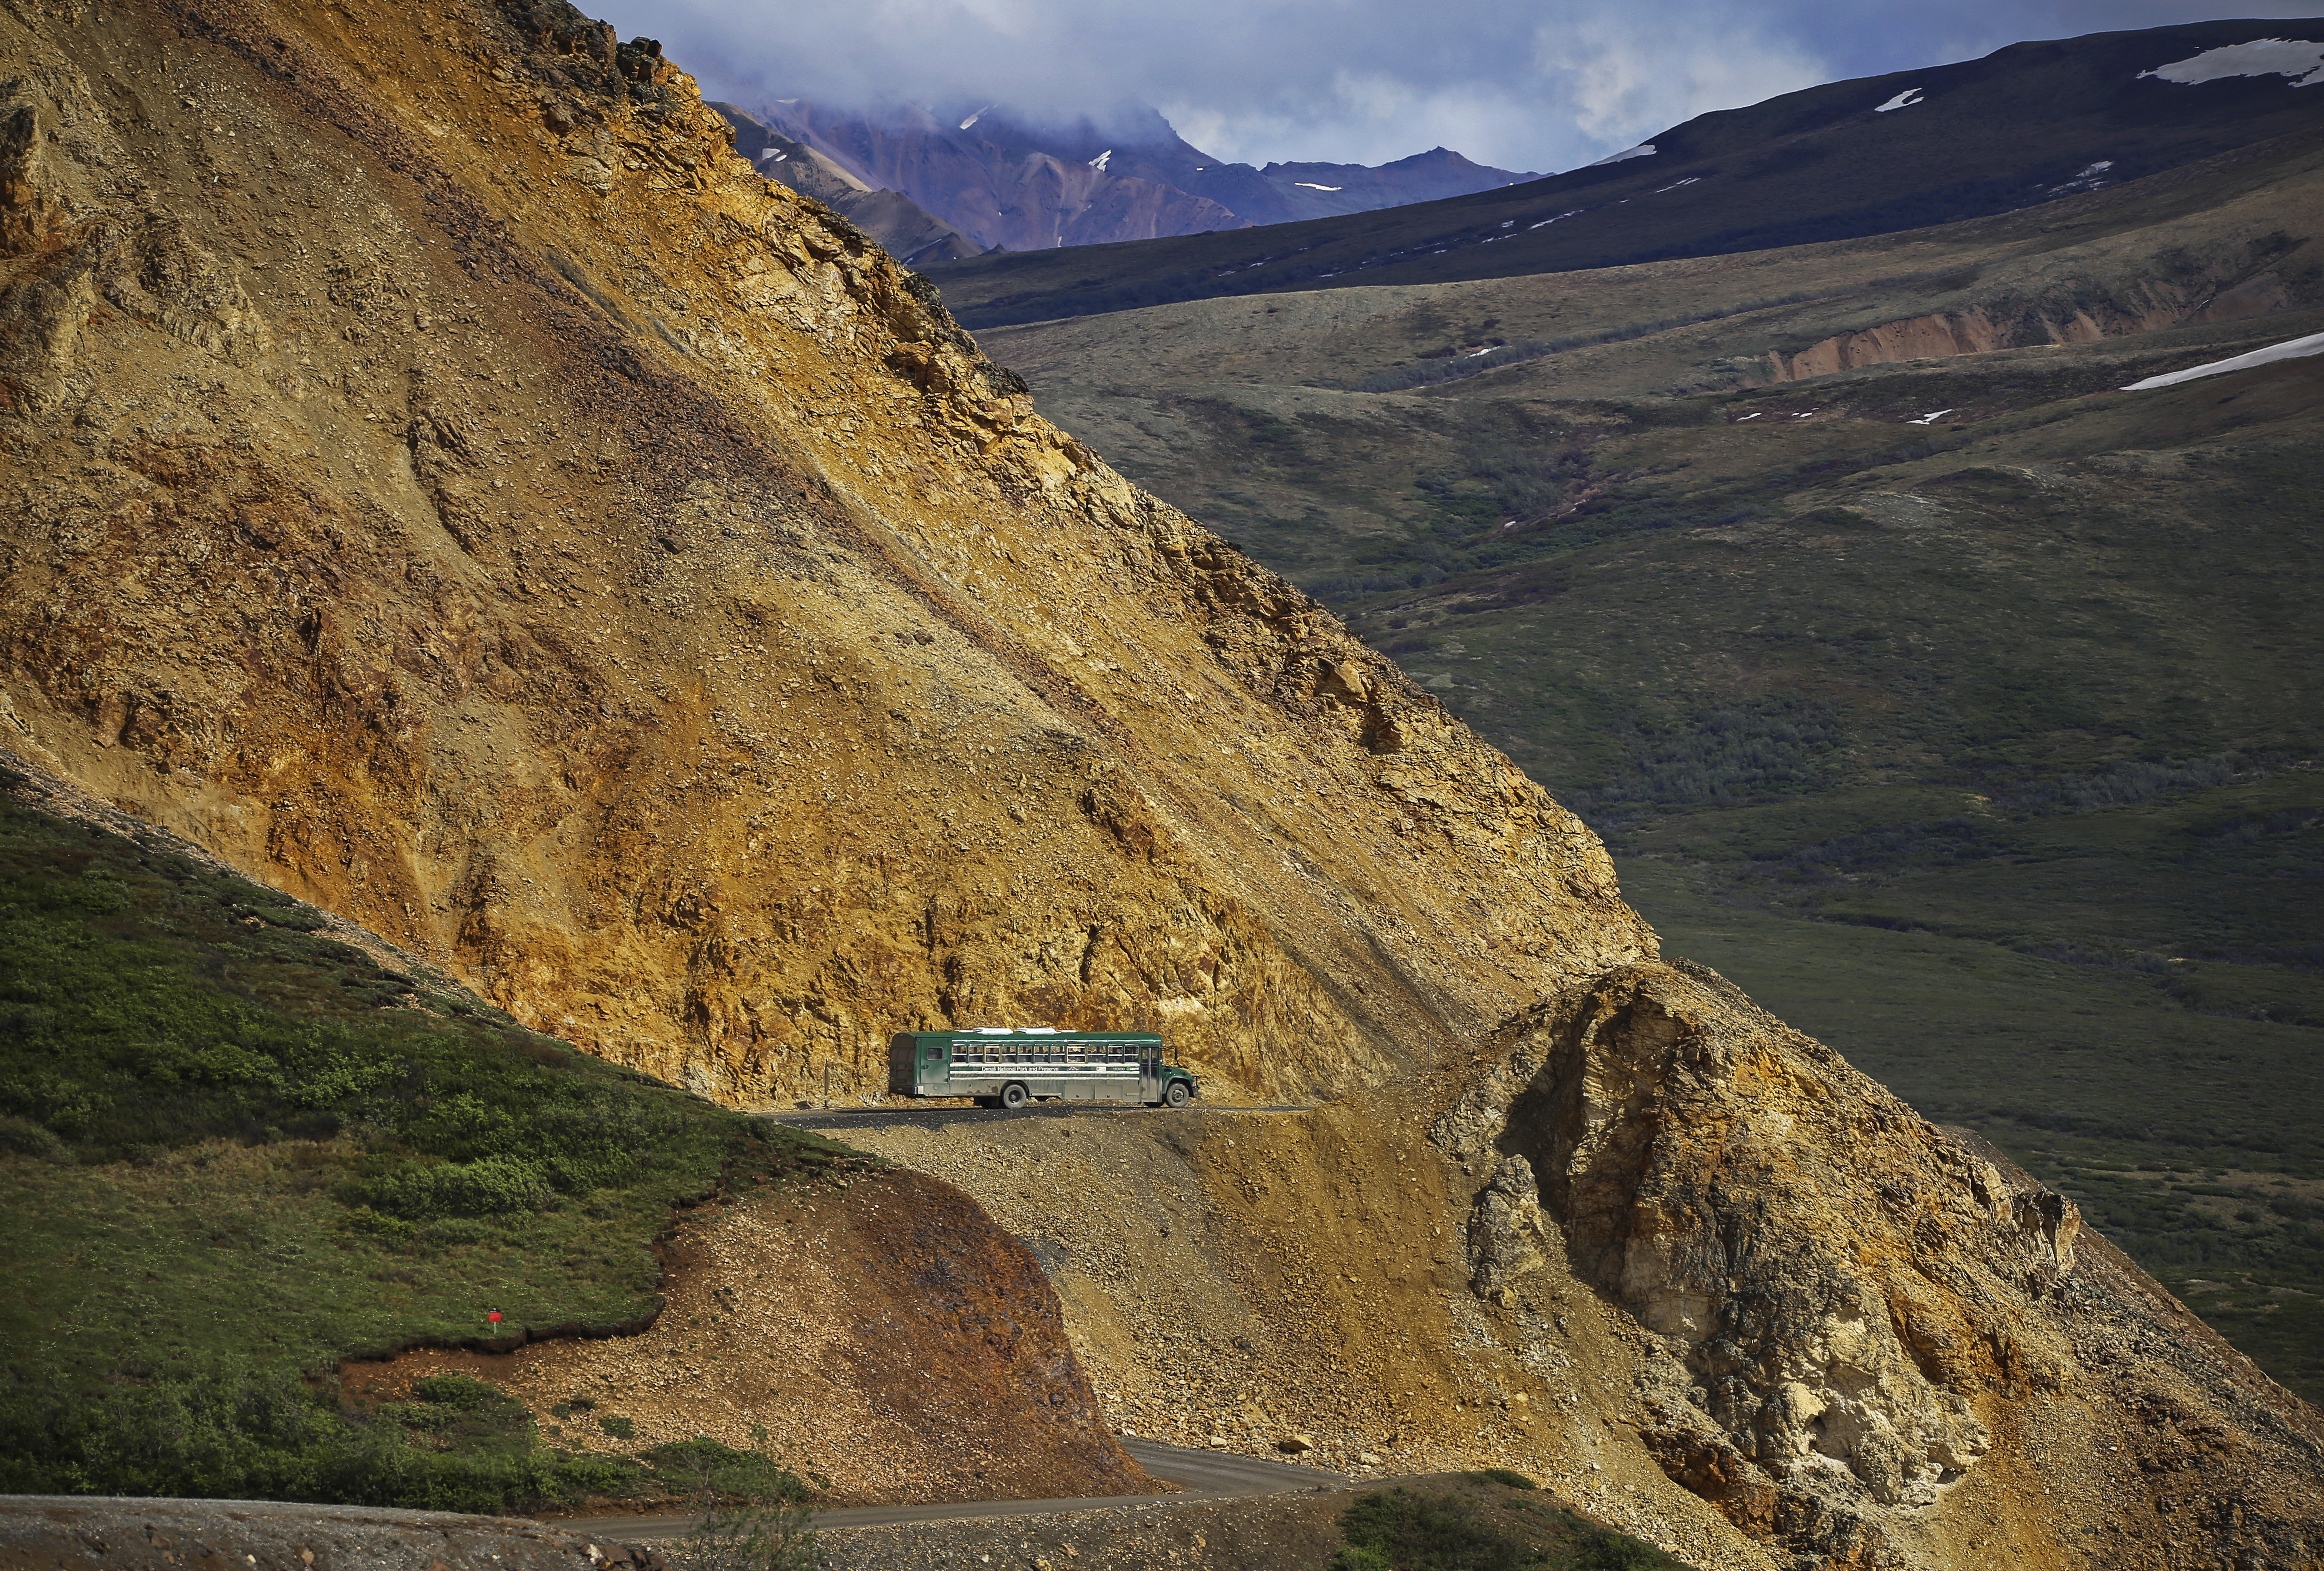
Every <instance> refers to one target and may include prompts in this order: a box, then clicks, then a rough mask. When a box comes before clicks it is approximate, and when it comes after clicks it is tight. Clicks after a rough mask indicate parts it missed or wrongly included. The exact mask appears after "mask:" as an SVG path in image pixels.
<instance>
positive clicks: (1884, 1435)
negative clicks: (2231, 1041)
mask: <svg viewBox="0 0 2324 1571" xmlns="http://www.w3.org/2000/svg"><path fill="white" fill-rule="evenodd" d="M1501 1040H1502V1043H1503V1044H1504V1045H1503V1048H1502V1049H1501V1051H1500V1053H1499V1057H1498V1059H1497V1061H1496V1062H1494V1063H1493V1064H1492V1065H1491V1067H1489V1069H1488V1071H1487V1073H1486V1074H1485V1075H1484V1076H1483V1077H1480V1080H1479V1081H1478V1082H1477V1084H1476V1085H1475V1086H1472V1087H1471V1090H1470V1091H1469V1092H1468V1093H1467V1094H1466V1095H1464V1096H1463V1097H1462V1099H1461V1100H1460V1102H1459V1103H1457V1104H1455V1105H1454V1106H1453V1107H1452V1109H1451V1110H1450V1111H1448V1112H1447V1113H1446V1114H1444V1115H1443V1117H1442V1118H1441V1119H1440V1120H1439V1121H1438V1123H1436V1125H1435V1126H1434V1138H1435V1139H1436V1140H1437V1141H1438V1142H1439V1143H1440V1144H1441V1145H1443V1148H1444V1149H1445V1150H1446V1151H1448V1152H1449V1153H1451V1154H1452V1156H1454V1157H1455V1158H1457V1159H1459V1160H1463V1161H1466V1162H1470V1163H1472V1164H1476V1165H1477V1166H1478V1168H1479V1170H1480V1171H1489V1172H1490V1173H1491V1175H1492V1176H1491V1178H1490V1181H1489V1183H1487V1184H1486V1186H1485V1187H1484V1188H1483V1189H1482V1190H1481V1192H1480V1193H1479V1195H1478V1197H1477V1198H1476V1200H1475V1202H1474V1205H1473V1207H1472V1210H1471V1215H1470V1218H1469V1223H1468V1227H1467V1240H1466V1242H1467V1245H1468V1253H1469V1259H1470V1262H1471V1268H1472V1271H1473V1273H1474V1275H1473V1281H1472V1285H1473V1288H1474V1289H1475V1290H1477V1291H1479V1292H1480V1293H1482V1294H1484V1295H1486V1296H1487V1297H1489V1298H1491V1299H1493V1301H1495V1302H1496V1303H1498V1304H1500V1305H1502V1306H1503V1307H1504V1308H1506V1309H1507V1310H1508V1312H1509V1313H1510V1314H1511V1316H1512V1317H1513V1318H1514V1319H1516V1320H1517V1322H1519V1323H1520V1324H1525V1325H1527V1326H1530V1328H1531V1329H1530V1334H1531V1335H1535V1336H1539V1337H1542V1338H1544V1339H1545V1340H1550V1341H1554V1340H1555V1335H1554V1329H1553V1328H1552V1326H1551V1325H1550V1324H1549V1317H1547V1316H1546V1315H1545V1314H1544V1313H1543V1312H1542V1310H1541V1308H1540V1305H1541V1304H1542V1302H1543V1301H1544V1300H1543V1298H1541V1297H1540V1296H1539V1295H1540V1294H1541V1293H1542V1291H1543V1289H1545V1287H1546V1286H1547V1283H1542V1284H1539V1285H1535V1286H1533V1287H1531V1288H1529V1287H1528V1283H1529V1282H1530V1281H1531V1280H1533V1279H1534V1278H1535V1277H1536V1276H1545V1277H1546V1278H1547V1279H1548V1282H1554V1281H1555V1280H1557V1278H1558V1277H1559V1276H1561V1275H1562V1274H1563V1272H1566V1271H1570V1272H1571V1273H1572V1275H1573V1276H1574V1277H1577V1278H1579V1279H1580V1280H1582V1281H1583V1282H1586V1283H1588V1284H1590V1286H1591V1287H1592V1288H1593V1289H1596V1290H1597V1291H1598V1292H1600V1294H1602V1295H1604V1296H1605V1297H1606V1298H1608V1299H1609V1301H1611V1302H1612V1303H1615V1304H1618V1305H1619V1306H1620V1307H1621V1308H1623V1309H1625V1310H1626V1311H1628V1314H1629V1315H1631V1316H1632V1317H1635V1319H1636V1320H1637V1323H1638V1324H1639V1325H1640V1326H1642V1327H1643V1328H1644V1330H1645V1332H1646V1353H1647V1354H1648V1359H1647V1367H1646V1372H1645V1373H1644V1375H1643V1376H1642V1378H1641V1382H1640V1388H1641V1393H1642V1396H1643V1399H1644V1401H1643V1406H1644V1411H1645V1419H1644V1421H1643V1422H1642V1424H1641V1425H1640V1440H1641V1442H1642V1443H1643V1444H1644V1445H1645V1446H1646V1448H1647V1450H1648V1451H1649V1452H1650V1453H1652V1454H1653V1455H1654V1456H1655V1458H1656V1460H1657V1461H1659V1462H1660V1463H1661V1465H1662V1466H1663V1468H1664V1470H1665V1473H1666V1474H1669V1476H1670V1477H1672V1478H1673V1479H1674V1480H1675V1481H1676V1482H1678V1483H1682V1484H1683V1485H1684V1486H1685V1487H1686V1488H1687V1489H1689V1490H1690V1491H1692V1492H1694V1493H1695V1494H1697V1495H1699V1496H1701V1497H1702V1498H1703V1499H1705V1500H1707V1501H1709V1502H1711V1503H1713V1504H1714V1505H1716V1506H1717V1507H1718V1509H1719V1510H1720V1511H1721V1512H1722V1513H1724V1514H1725V1515H1726V1516H1727V1517H1728V1518H1729V1520H1731V1521H1733V1522H1734V1523H1735V1524H1736V1525H1737V1526H1738V1527H1740V1528H1742V1529H1744V1530H1745V1531H1746V1532H1748V1533H1749V1534H1751V1535H1752V1536H1753V1537H1755V1538H1757V1539H1763V1540H1766V1541H1769V1542H1771V1543H1773V1544H1775V1545H1778V1546H1783V1547H1785V1548H1789V1549H1791V1550H1793V1551H1794V1553H1797V1554H1799V1555H1801V1556H1803V1558H1804V1559H1805V1560H1806V1562H1807V1563H1810V1564H1815V1563H1827V1564H1828V1563H1834V1562H1837V1563H1839V1564H1853V1565H1866V1566H1875V1565H1894V1564H1905V1563H1911V1562H1912V1561H1914V1560H1915V1559H1917V1558H1919V1557H1921V1556H1923V1555H1925V1554H1928V1553H1929V1552H1931V1551H1932V1550H1939V1549H1943V1550H1948V1551H1950V1555H1951V1556H1952V1557H1954V1558H1955V1559H1956V1560H1957V1561H1968V1562H1969V1563H1974V1561H1973V1559H1971V1558H1970V1557H1969V1555H1968V1554H1967V1551H1969V1550H1971V1549H1975V1548H1997V1546H1998V1545H1999V1544H2001V1543H2009V1544H2012V1545H2014V1546H2015V1548H2017V1549H2018V1550H2019V1551H2020V1552H2021V1553H2023V1554H2024V1556H2025V1558H2024V1560H2023V1561H2022V1562H2016V1563H2044V1561H2043V1560H2039V1559H2036V1558H2034V1557H2033V1552H2034V1551H2035V1550H2036V1549H2037V1548H2048V1551H2049V1553H2052V1554H2055V1555H2058V1556H2061V1557H2064V1558H2063V1559H2062V1563H2066V1564H2073V1563H2076V1561H2075V1559H2074V1558H2072V1556H2073V1555H2074V1554H2075V1552H2076V1551H2077V1549H2078V1548H2080V1547H2079V1546H2076V1545H2074V1543H2073V1537H2074V1534H2075V1533H2078V1532H2080V1530H2081V1529H2080V1526H2079V1525H2078V1526H2077V1527H2076V1528H2075V1529H2070V1530H2069V1531H2066V1532H2061V1530H2060V1528H2061V1522H2060V1521H2059V1520H2056V1516H2055V1515H2052V1516H2051V1517H2050V1520H2043V1516H2044V1514H2045V1513H2044V1511H2043V1510H2042V1509H2041V1508H2043V1507H2044V1506H2046V1505H2047V1504H2048V1502H2044V1501H2037V1500H2034V1499H2031V1498H2028V1496H2029V1494H2030V1493H2031V1492H2030V1491H2028V1489H2027V1485H2028V1483H2031V1482H2032V1477H2031V1476H2029V1473H2030V1474H2036V1475H2038V1474H2043V1473H2045V1472H2047V1471H2048V1469H2046V1468H2043V1466H2042V1465H2041V1462H2042V1461H2043V1459H2047V1461H2048V1462H2049V1464H2050V1465H2051V1466H2052V1467H2062V1468H2063V1469H2064V1471H2063V1472H2061V1473H2059V1474H2054V1475H2052V1478H2050V1479H2049V1480H2046V1481H2045V1482H2044V1483H2042V1484H2040V1485H2038V1486H2037V1487H2038V1488H2039V1489H2040V1490H2041V1491H2042V1492H2043V1494H2045V1495H2047V1494H2049V1493H2051V1492H2052V1491H2053V1490H2054V1492H2056V1494H2057V1495H2059V1496H2061V1497H2064V1498H2065V1500H2066V1501H2068V1502H2072V1504H2073V1505H2079V1502H2080V1501H2081V1500H2089V1501H2093V1502H2095V1501H2098V1500H2104V1501H2105V1502H2107V1505H2106V1510H2105V1512H2104V1514H2103V1520H2099V1521H2093V1522H2089V1524H2088V1525H2089V1529H2090V1534H2089V1536H2090V1537H2092V1538H2093V1539H2095V1541H2093V1542H2092V1543H2090V1544H2089V1546H2088V1548H2089V1550H2090V1551H2092V1552H2095V1553H2096V1554H2097V1555H2098V1557H2099V1561H2100V1563H2103V1564H2108V1565H2116V1566H2129V1565H2149V1564H2152V1565H2169V1564H2175V1563H2178V1562H2176V1561H2174V1560H2172V1558H2171V1557H2170V1555H2169V1553H2167V1552H2166V1553H2158V1547H2159V1546H2161V1545H2165V1544H2171V1545H2175V1546H2177V1548H2180V1549H2181V1550H2186V1549H2191V1548H2193V1546H2191V1545H2189V1544H2187V1543H2186V1542H2185V1540H2186V1539H2190V1538H2200V1539H2203V1540H2205V1541H2204V1543H2203V1546H2202V1548H2201V1550H2200V1552H2201V1553H2203V1554H2208V1555H2209V1556H2211V1557H2213V1558H2212V1559H2211V1560H2209V1562H2199V1563H2212V1564H2233V1563H2236V1557H2237V1556H2243V1557H2258V1558H2261V1559H2263V1560H2268V1561H2271V1562H2272V1561H2273V1560H2275V1559H2278V1558H2284V1557H2289V1558H2290V1559H2291V1560H2296V1559H2297V1558H2299V1557H2301V1556H2302V1555H2305V1554H2309V1553H2312V1549H2311V1548H2306V1546H2312V1545H2313V1544H2314V1543H2315V1541H2316V1539H2317V1535H2318V1533H2319V1527H2324V1517H2319V1510H2318V1507H2319V1501H2318V1496H2317V1494H2316V1492H2315V1484H2316V1480H2317V1478H2318V1476H2319V1469H2318V1461H2319V1446H2318V1441H2319V1439H2324V1426H2319V1424H2318V1422H2317V1417H2316V1415H2315V1413H2314V1412H2313V1411H2312V1410H2311V1409H2307V1408H2306V1407H2305V1406H2304V1405H2303V1404H2301V1403H2300V1402H2299V1401H2297V1400H2295V1399H2292V1398H2291V1397H2290V1396H2289V1395H2288V1394H2287V1393H2285V1392H2283V1391H2281V1390H2280V1389H2275V1388H2273V1387H2272V1386H2271V1384H2270V1383H2269V1382H2266V1381H2264V1379H2254V1378H2253V1375H2252V1372H2250V1371H2249V1369H2248V1366H2247V1365H2245V1364H2244V1363H2243V1361H2242V1360H2241V1359H2240V1357H2238V1356H2237V1355H2236V1354H2233V1353H2232V1352H2231V1351H2229V1350H2228V1349H2227V1347H2226V1346H2225V1345H2224V1344H2222V1343H2221V1342H2219V1341H2218V1338H2217V1337H2215V1336H2212V1335H2209V1333H2207V1332H2206V1331H2204V1330H2203V1328H2202V1326H2201V1325H2200V1323H2199V1322H2198V1321H2197V1320H2196V1319H2195V1318H2194V1317H2193V1316H2191V1315H2190V1314H2188V1313H2187V1311H2186V1310H2185V1309H2184V1308H2181V1307H2180V1306H2179V1305H2178V1304H2177V1303H2176V1302H2174V1301H2173V1300H2172V1299H2171V1298H2169V1296H2168V1295H2166V1294H2164V1293H2163V1292H2161V1291H2160V1290H2159V1289H2156V1288H2155V1287H2154V1285H2153V1283H2152V1282H2151V1281H2148V1280H2145V1279H2144V1277H2143V1276H2142V1275H2141V1274H2140V1273H2139V1272H2137V1271H2135V1269H2133V1268H2130V1267H2129V1266H2128V1263H2127V1262H2126V1261H2124V1260H2123V1259H2122V1258H2121V1256H2120V1255H2119V1254H2118V1253H2116V1252H2114V1251H2113V1250H2112V1249H2111V1248H2109V1247H2108V1246H2107V1245H2106V1244H2105V1243H2103V1242H2102V1241H2098V1240H2087V1241H2085V1240H2082V1239H2080V1237H2079V1236H2078V1234H2079V1233H2080V1217H2079V1216H2078V1215H2077V1214H2076V1212H2075V1210H2074V1208H2073V1206H2071V1205H2070V1203H2068V1202H2066V1201H2065V1200H2064V1199H2062V1198H2061V1197H2059V1196H2057V1195H2054V1194H2051V1193H2049V1192H2047V1191H2045V1190H2043V1189H2042V1188H2041V1187H2039V1186H2038V1185H2036V1184H2034V1183H2033V1181H2032V1180H2031V1179H2029V1178H2026V1177H2025V1176H2024V1174H2023V1173H2020V1172H2017V1171H2016V1170H2015V1169H2013V1168H2010V1167H2009V1166H2008V1164H2007V1163H2006V1159H2000V1160H1997V1153H1994V1152H1992V1151H1990V1150H1989V1149H1987V1148H1982V1147H1981V1145H1980V1143H1979V1142H1978V1141H1976V1137H1974V1136H1965V1135H1956V1134H1952V1133H1949V1132H1945V1131H1942V1130H1940V1129H1937V1128H1936V1127H1934V1126H1933V1125H1931V1124H1929V1123H1926V1122H1925V1121H1923V1120H1922V1119H1920V1118H1918V1117H1916V1116H1915V1115H1914V1114H1913V1113H1912V1111H1911V1110H1910V1109H1909V1108H1906V1107H1904V1105H1903V1104H1900V1103H1898V1102H1897V1101H1896V1100H1895V1098H1894V1097H1892V1096H1890V1095H1888V1094H1887V1093H1886V1092H1885V1091H1884V1090H1882V1088H1881V1087H1880V1086H1877V1085H1876V1084H1874V1083H1873V1082H1872V1081H1870V1080H1868V1079H1867V1078H1866V1077H1864V1076H1862V1075H1860V1074H1858V1072H1856V1071H1855V1070H1853V1069H1851V1068H1850V1067H1849V1066H1848V1065H1847V1064H1846V1063H1845V1062H1843V1061H1842V1060H1841V1059H1840V1058H1839V1057H1838V1055H1836V1054H1834V1053H1832V1052H1831V1049H1827V1048H1825V1047H1823V1046H1822V1045H1821V1044H1820V1043H1817V1042H1815V1041H1813V1040H1810V1039H1808V1038H1806V1037H1803V1036H1802V1035H1801V1034H1800V1033H1798V1032H1796V1031H1794V1030H1789V1029H1788V1028H1786V1027H1785V1026H1784V1025H1783V1024H1782V1022H1780V1021H1776V1020H1775V1019H1774V1018H1773V1017H1772V1016H1769V1015H1768V1014H1766V1012H1763V1011H1761V1010H1759V1009H1757V1007H1756V1006H1754V1005H1753V1004H1752V1003H1750V1001H1749V1000H1748V999H1747V998H1745V997H1744V996H1743V995H1742V994H1741V993H1739V992H1738V991H1737V990H1736V989H1735V988H1734V987H1733V986H1732V984H1729V983H1727V982H1726V981H1724V980H1723V979H1722V978H1720V976H1719V975H1718V974H1717V973H1715V972H1712V971H1710V970H1708V969H1706V968H1703V967H1701V966H1693V965H1692V964H1690V963H1686V962H1681V963H1680V964H1679V965H1678V966H1676V967H1675V968H1673V967H1668V966H1639V967H1634V968H1630V969H1628V970H1625V971H1622V972H1619V973H1617V974H1616V975H1611V976H1609V977H1607V978H1604V979H1602V980H1601V981H1600V982H1599V983H1598V984H1595V985H1593V986H1592V987H1591V988H1588V989H1586V990H1583V991H1582V992H1579V993H1574V994H1572V995H1569V996H1568V997H1566V998H1564V999H1562V1000H1560V1001H1559V1002H1558V1003H1554V1004H1553V1005H1550V1006H1547V1007H1545V1008H1543V1009H1540V1010H1537V1011H1535V1012H1531V1013H1529V1014H1528V1015H1527V1016H1526V1017H1525V1018H1524V1019H1522V1020H1521V1021H1516V1022H1513V1023H1512V1024H1511V1026H1510V1027H1509V1028H1508V1029H1507V1030H1505V1031H1504V1033H1503V1034H1502V1038H1501ZM1558 1268H1563V1270H1562V1271H1560V1270H1559V1269H1558ZM2068 1457H2073V1458H2076V1459H2077V1460H2075V1461H2074V1462H2073V1463H2072V1464H2070V1465H2066V1462H2065V1459H2066V1458H2068ZM2198 1457H2199V1458H2200V1460H2199V1461H2198V1460H2197V1458H2198ZM2029 1463H2033V1464H2034V1466H2033V1468H2031V1469H2029V1467H2028V1464H2029ZM2190 1466H2191V1467H2194V1468H2197V1469H2199V1473H2200V1476H2201V1477H2202V1479H2203V1487H2204V1489H2205V1491H2206V1492H2210V1493H2211V1498H2212V1502H2213V1504H2211V1505H2210V1506H2209V1507H2208V1508H2198V1509H2199V1510H2201V1509H2208V1510H2209V1511H2210V1512H2211V1520H2208V1521H2207V1522H2206V1525H2205V1526H2204V1527H2203V1528H2202V1529H2192V1530H2190V1529H2188V1527H2187V1526H2186V1522H2185V1519H2184V1518H2183V1517H2180V1516H2178V1515H2177V1513H2178V1512H2180V1511H2181V1510H2182V1508H2183V1507H2184V1505H2185V1503H2186V1502H2185V1501H2184V1499H2183V1497H2182V1496H2181V1490H2183V1488H2184V1487H2185V1484H2186V1483H2187V1482H2188V1479H2187V1476H2186V1470H2187V1469H2189V1468H2190ZM1995 1474H1998V1475H1999V1476H1993V1475H1995ZM2292 1480H2300V1481H2301V1483H2291V1481H2292ZM1971 1481H1974V1487H1972V1485H1971ZM2288 1483H2291V1487H2289V1488H2287V1487H2285V1485H2286V1484H2288ZM2222 1496H2232V1497H2233V1498H2235V1500H2236V1504H2235V1506H2234V1507H2233V1508H2232V1510H2225V1509H2223V1508H2222V1507H2221V1505H2220V1504H2219V1503H2218V1502H2219V1501H2220V1498H2221V1497H2222ZM2062 1514H2063V1515H2064V1516H2066V1517H2067V1518H2069V1519H2070V1520H2076V1521H2077V1522H2078V1523H2079V1522H2080V1519H2081V1512H2080V1511H2079V1510H2078V1509H2069V1510H2068V1511H2065V1512H2064V1513H2062ZM1997 1563H1999V1562H1998V1560H1997Z"/></svg>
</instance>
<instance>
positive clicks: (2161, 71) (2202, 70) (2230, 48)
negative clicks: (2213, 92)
mask: <svg viewBox="0 0 2324 1571" xmlns="http://www.w3.org/2000/svg"><path fill="white" fill-rule="evenodd" d="M2138 74H2139V75H2140V76H2142V77H2160V78H2162V79H2163V80H2164V81H2166V82H2182V83H2188V84H2192V83H2195V82H2216V81H2220V80H2222V79H2226V78H2227V77H2292V78H2294V79H2295V80H2294V81H2293V82H2292V86H2293V87H2295V88H2313V87H2318V86H2324V43H2317V42H2314V41H2312V40H2310V39H2300V38H2255V39H2253V40H2252V41H2251V42H2249V43H2228V44H2222V45H2220V46H2219V47H2218V49H2207V50H2205V51H2203V52H2202V53H2200V54H2190V55H2189V56H2188V57H2187V58H2186V59H2185V60H2172V62H2171V63H2170V64H2169V65H2163V66H2156V67H2155V68H2154V69H2153V70H2151V71H2141V72H2139V73H2138Z"/></svg>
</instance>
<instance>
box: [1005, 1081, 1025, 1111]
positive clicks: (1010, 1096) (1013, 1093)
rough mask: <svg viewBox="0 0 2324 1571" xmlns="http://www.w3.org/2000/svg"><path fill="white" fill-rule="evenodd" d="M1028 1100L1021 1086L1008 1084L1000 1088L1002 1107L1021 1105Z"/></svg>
mask: <svg viewBox="0 0 2324 1571" xmlns="http://www.w3.org/2000/svg"><path fill="white" fill-rule="evenodd" d="M1030 1100H1031V1098H1030V1097H1028V1096H1027V1095H1025V1087H1023V1086H1019V1085H1015V1084H1010V1085H1007V1086H1002V1087H1001V1106H1003V1107H1022V1106H1024V1105H1025V1104H1026V1103H1027V1102H1028V1101H1030Z"/></svg>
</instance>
